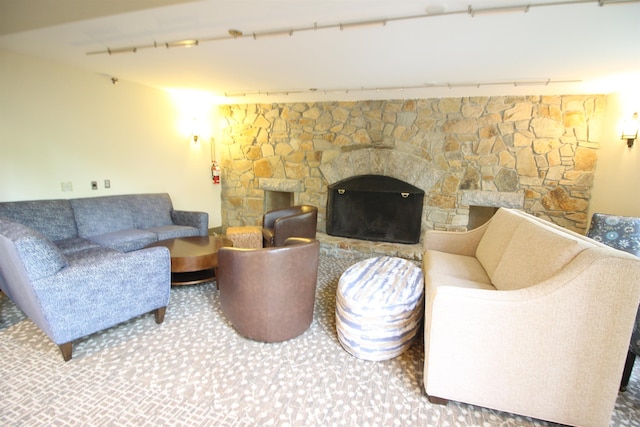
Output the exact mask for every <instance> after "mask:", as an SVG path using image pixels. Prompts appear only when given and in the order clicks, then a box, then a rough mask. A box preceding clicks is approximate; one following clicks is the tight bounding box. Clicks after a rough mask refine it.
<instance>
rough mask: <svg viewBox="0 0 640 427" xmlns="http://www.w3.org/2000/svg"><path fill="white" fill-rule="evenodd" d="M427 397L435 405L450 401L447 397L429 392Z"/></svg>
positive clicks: (445, 403)
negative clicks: (431, 394)
mask: <svg viewBox="0 0 640 427" xmlns="http://www.w3.org/2000/svg"><path fill="white" fill-rule="evenodd" d="M427 399H428V400H429V402H431V403H433V404H434V405H445V406H446V405H447V404H448V403H449V401H448V400H447V399H443V398H441V397H436V396H429V395H428V394H427Z"/></svg>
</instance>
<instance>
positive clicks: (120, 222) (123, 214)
mask: <svg viewBox="0 0 640 427" xmlns="http://www.w3.org/2000/svg"><path fill="white" fill-rule="evenodd" d="M71 206H73V211H74V213H75V217H76V222H77V225H78V234H79V235H80V237H93V236H98V235H101V234H108V233H113V232H116V231H121V230H128V229H131V228H134V226H133V216H132V215H131V209H130V208H129V204H128V203H127V201H126V199H125V198H124V197H118V196H106V197H88V198H83V199H72V200H71Z"/></svg>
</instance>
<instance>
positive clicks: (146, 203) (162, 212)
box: [123, 193, 173, 230]
mask: <svg viewBox="0 0 640 427" xmlns="http://www.w3.org/2000/svg"><path fill="white" fill-rule="evenodd" d="M123 197H125V198H126V200H127V203H128V204H129V208H130V209H131V215H132V217H133V225H134V226H135V228H140V229H143V230H144V229H147V228H151V227H163V226H165V225H171V224H173V222H172V220H171V211H172V210H173V205H172V203H171V197H170V196H169V194H167V193H159V194H131V195H127V196H123Z"/></svg>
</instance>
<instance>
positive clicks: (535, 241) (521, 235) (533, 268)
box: [491, 220, 590, 290]
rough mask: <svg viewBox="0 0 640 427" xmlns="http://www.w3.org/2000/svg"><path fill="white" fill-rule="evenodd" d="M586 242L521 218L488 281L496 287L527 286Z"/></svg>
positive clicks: (557, 268) (554, 270)
mask: <svg viewBox="0 0 640 427" xmlns="http://www.w3.org/2000/svg"><path fill="white" fill-rule="evenodd" d="M589 246H590V245H589V243H588V242H586V241H580V240H579V239H577V238H573V237H571V236H570V235H568V234H564V233H562V234H561V233H560V232H559V231H556V230H554V229H553V228H551V227H546V226H545V225H544V224H542V223H541V222H538V223H534V222H530V221H529V220H521V221H520V225H518V227H517V229H516V230H515V232H514V233H513V237H512V238H511V241H510V242H509V244H508V245H507V248H506V249H505V251H504V253H503V255H502V259H501V260H500V263H499V264H498V266H497V267H496V269H495V272H494V273H493V275H492V276H491V282H492V283H493V285H494V286H495V287H496V288H497V289H499V290H516V289H522V288H527V287H529V286H532V285H535V284H537V283H540V282H543V281H544V280H546V279H548V278H550V277H552V276H553V275H555V274H556V273H558V272H559V271H560V270H561V269H562V267H564V266H565V265H566V264H568V263H569V261H571V260H572V259H573V258H575V256H576V255H578V254H579V253H580V252H582V251H583V250H585V249H586V248H588V247H589Z"/></svg>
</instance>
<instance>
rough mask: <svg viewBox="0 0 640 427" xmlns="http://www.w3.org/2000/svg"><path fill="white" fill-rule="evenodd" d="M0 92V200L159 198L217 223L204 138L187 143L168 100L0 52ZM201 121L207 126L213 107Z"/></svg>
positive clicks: (180, 118) (180, 114) (179, 114)
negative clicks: (67, 186)
mask: <svg viewBox="0 0 640 427" xmlns="http://www.w3.org/2000/svg"><path fill="white" fill-rule="evenodd" d="M0 94H1V97H2V98H1V101H0V201H12V200H30V199H51V198H75V197H90V196H103V195H111V194H128V193H142V192H168V193H169V194H170V195H171V198H172V200H173V204H174V207H175V208H177V209H185V210H200V211H205V212H208V213H209V226H210V227H216V226H219V225H221V219H220V188H219V187H220V186H214V185H213V184H211V181H210V165H211V148H210V135H204V137H203V138H200V142H199V143H198V144H194V143H193V142H192V140H191V136H190V134H189V131H186V130H185V129H184V122H185V114H191V112H189V113H185V112H184V111H183V106H180V105H179V104H178V103H176V102H175V100H174V97H173V96H172V95H170V94H169V93H167V92H164V91H160V90H156V89H152V88H149V87H146V86H141V85H137V84H133V83H129V82H126V81H122V80H121V81H120V82H119V84H118V85H114V84H112V82H111V78H110V76H105V75H99V74H95V73H91V72H86V71H83V70H80V69H76V68H67V67H63V66H58V65H56V64H54V63H51V62H45V61H40V60H36V59H33V58H28V57H24V56H19V55H15V54H12V53H9V52H0ZM214 110H215V111H214ZM203 114H204V115H205V116H206V117H205V121H209V122H211V123H213V122H214V121H215V119H216V117H217V108H213V106H212V105H210V106H209V108H208V111H204V112H203ZM206 125H207V126H208V125H209V123H207V124H206ZM208 127H210V126H208ZM208 133H209V134H211V131H208ZM105 179H109V180H110V181H111V188H110V189H105V188H104V180H105ZM91 181H98V186H99V189H98V190H91ZM62 182H71V183H72V185H73V191H71V192H63V191H62V189H61V183H62Z"/></svg>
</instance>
